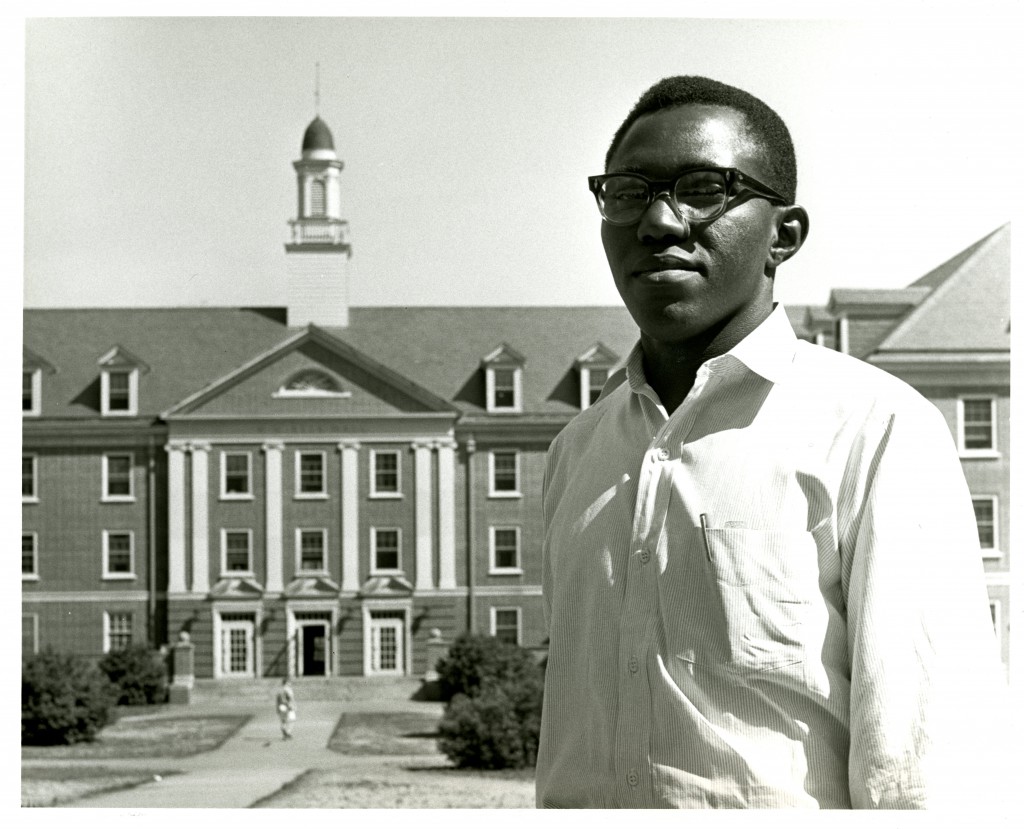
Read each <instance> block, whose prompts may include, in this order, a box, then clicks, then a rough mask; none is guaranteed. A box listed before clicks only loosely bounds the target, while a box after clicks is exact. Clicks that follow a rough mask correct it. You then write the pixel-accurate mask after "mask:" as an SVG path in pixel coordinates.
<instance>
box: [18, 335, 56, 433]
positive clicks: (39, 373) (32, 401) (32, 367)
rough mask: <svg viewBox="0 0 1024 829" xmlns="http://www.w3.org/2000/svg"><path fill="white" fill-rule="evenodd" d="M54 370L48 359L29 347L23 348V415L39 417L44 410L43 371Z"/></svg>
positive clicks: (49, 372) (50, 371)
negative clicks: (33, 351)
mask: <svg viewBox="0 0 1024 829" xmlns="http://www.w3.org/2000/svg"><path fill="white" fill-rule="evenodd" d="M44 371H45V372H46V373H47V374H52V373H53V371H54V368H53V366H51V365H50V364H49V363H48V362H46V360H44V359H43V358H42V357H40V356H39V355H38V354H34V353H32V352H31V351H29V350H28V349H27V348H24V347H23V348H22V357H21V414H22V416H23V417H39V415H41V414H42V412H43V372H44Z"/></svg>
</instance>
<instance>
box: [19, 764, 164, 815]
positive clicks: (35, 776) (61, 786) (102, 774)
mask: <svg viewBox="0 0 1024 829" xmlns="http://www.w3.org/2000/svg"><path fill="white" fill-rule="evenodd" d="M176 773H177V772H174V771H164V772H153V771H139V770H136V771H127V770H126V769H110V768H104V767H102V766H81V765H59V766H57V765H54V766H50V765H47V766H29V767H25V768H22V770H21V805H22V806H23V807H32V806H57V805H60V804H63V803H69V802H71V801H74V800H77V799H78V798H80V797H85V796H86V795H90V794H98V793H99V792H110V791H115V790H117V789H127V788H131V787H132V786H138V785H139V784H140V783H146V782H148V781H150V780H152V779H153V777H154V775H159V776H163V777H166V776H167V775H168V774H176Z"/></svg>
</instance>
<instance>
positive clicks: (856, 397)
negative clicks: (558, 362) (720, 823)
mask: <svg viewBox="0 0 1024 829" xmlns="http://www.w3.org/2000/svg"><path fill="white" fill-rule="evenodd" d="M888 163H889V162H885V161H883V160H880V161H879V168H878V169H875V170H873V171H871V174H873V175H877V176H878V179H879V188H880V189H881V191H884V192H885V193H892V190H893V188H897V189H898V187H899V180H898V175H896V174H895V173H893V172H892V171H891V170H886V169H884V168H885V167H886V166H887V165H888ZM605 169H606V171H607V172H606V174H605V175H603V176H595V177H593V178H592V179H591V180H590V184H591V189H592V191H593V192H594V194H595V196H596V198H597V203H598V207H599V209H600V211H601V215H602V218H603V224H602V228H601V237H602V240H603V242H604V248H605V251H606V253H607V258H608V263H609V265H610V268H611V271H612V275H613V277H614V279H615V284H616V286H617V288H618V290H619V293H620V294H621V296H622V299H623V301H624V303H625V305H626V307H627V308H628V310H629V312H630V314H631V315H632V317H633V319H634V321H635V322H636V324H637V326H638V327H639V329H640V339H639V343H638V344H637V346H636V347H635V348H634V350H633V352H632V353H631V355H630V356H629V358H628V360H627V364H626V371H625V381H624V382H622V383H621V384H620V385H618V386H617V387H615V388H614V389H613V390H609V389H606V391H605V394H604V396H603V397H602V399H600V400H599V401H598V402H597V403H596V404H595V405H594V406H592V407H591V408H589V409H587V410H586V411H585V412H583V413H581V414H580V415H579V417H577V418H576V419H575V420H574V421H573V422H572V423H570V424H569V426H568V427H567V428H566V429H565V430H564V431H563V432H562V433H561V434H560V435H559V436H558V438H557V439H556V440H555V441H554V443H553V444H552V447H551V450H550V452H549V456H548V468H547V473H546V477H545V494H544V515H545V540H544V596H545V607H546V611H547V618H548V622H549V628H550V631H549V632H550V650H549V656H548V663H547V676H546V688H545V698H544V713H543V721H542V729H541V744H540V754H539V758H538V764H537V803H538V805H539V806H564V807H648V806H669V807H672V806H675V807H740V808H774V807H811V808H819V807H820V808H850V807H855V808H871V807H876V808H913V807H922V806H936V805H946V804H970V803H972V800H971V798H975V797H981V796H982V793H983V792H984V789H981V790H980V791H979V789H977V788H972V787H973V786H974V783H975V782H976V781H977V782H978V783H979V784H980V782H982V781H981V780H979V775H978V774H976V770H978V769H979V768H981V769H982V773H985V771H984V770H985V768H986V767H985V766H983V764H982V763H981V757H983V756H984V755H983V754H980V753H978V752H979V751H980V750H981V749H982V748H983V747H984V746H985V745H986V742H985V741H986V740H987V739H989V738H990V736H991V730H990V729H991V725H992V721H994V720H996V718H997V717H998V716H999V714H998V713H997V712H1001V710H1002V709H1000V708H999V705H998V704H997V703H998V701H999V700H1000V699H1001V697H1000V691H999V686H1000V683H1001V682H1002V678H1001V669H1000V667H999V664H998V657H997V655H996V648H995V640H994V635H993V631H992V627H991V622H990V619H989V618H988V609H987V601H986V596H985V591H984V586H983V581H982V570H981V564H980V555H979V551H978V537H977V530H976V526H975V523H974V516H973V512H972V509H971V502H970V497H969V493H968V491H967V488H966V485H965V482H964V478H963V474H962V471H961V469H960V465H959V461H958V458H957V454H956V451H955V448H954V446H953V442H952V439H951V436H950V433H949V429H948V428H947V426H946V423H945V421H944V420H943V418H942V416H941V415H940V414H939V412H938V411H937V410H936V409H935V408H934V407H933V406H932V405H931V404H930V403H928V402H927V401H925V399H924V398H922V397H921V396H920V395H919V394H918V393H917V392H915V391H914V390H913V389H911V388H910V387H909V386H907V385H905V384H903V383H902V382H901V381H899V380H897V379H895V378H894V377H892V376H890V375H888V374H886V373H884V372H882V371H880V370H877V369H875V368H873V367H871V366H869V365H867V364H866V363H862V362H861V361H859V360H856V359H854V358H851V357H848V356H845V355H842V354H840V353H837V352H834V351H831V350H828V349H824V348H820V347H816V346H813V345H810V344H809V343H806V342H802V341H798V340H797V339H796V337H795V336H794V334H793V330H792V328H791V326H790V324H789V322H788V319H787V317H786V314H785V311H784V309H783V308H782V307H781V306H779V305H777V304H773V301H772V288H773V283H774V280H775V275H776V269H777V268H778V266H779V265H781V264H782V263H783V262H785V261H786V260H787V259H789V258H790V257H791V256H793V255H795V254H796V253H797V252H798V251H799V249H800V247H801V245H802V244H803V242H804V240H805V238H806V236H807V231H808V216H807V213H806V211H805V210H804V209H803V208H802V207H799V206H797V205H796V204H795V198H796V161H795V156H794V152H793V146H792V142H791V140H790V136H789V133H788V130H787V129H786V127H785V125H784V124H783V122H782V121H781V119H780V118H779V116H778V115H777V114H776V113H775V112H773V111H772V110H771V109H770V108H769V107H768V106H766V105H765V104H764V103H763V102H762V101H760V100H758V99H757V98H754V97H753V96H751V95H749V94H747V93H745V92H743V91H741V90H738V89H735V88H733V87H730V86H727V85H725V84H721V83H718V82H716V81H712V80H708V79H706V78H699V77H676V78H667V79H665V80H663V81H661V82H659V83H658V84H656V85H655V86H654V87H652V88H651V89H650V90H648V91H647V93H645V94H644V96H643V97H642V98H641V99H640V101H639V102H638V103H637V105H636V106H635V107H634V109H633V111H632V112H631V113H630V115H629V116H628V117H627V118H626V121H625V122H624V123H623V124H622V126H621V128H620V129H619V131H618V133H617V134H616V135H615V138H614V140H613V142H612V144H611V147H610V149H609V151H608V155H607V158H606V167H605ZM869 220H870V216H865V221H866V222H868V221H869ZM876 232H882V229H881V228H871V227H869V226H866V227H860V228H856V229H854V230H851V248H853V247H855V246H856V247H858V252H859V254H861V255H863V253H864V252H865V251H864V249H861V248H860V246H861V245H863V246H865V247H867V249H870V248H869V246H870V240H871V235H872V234H873V233H876ZM987 768H991V767H987ZM990 793H991V794H996V793H997V792H990ZM973 802H977V801H973Z"/></svg>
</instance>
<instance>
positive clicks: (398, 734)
mask: <svg viewBox="0 0 1024 829" xmlns="http://www.w3.org/2000/svg"><path fill="white" fill-rule="evenodd" d="M437 721H438V716H437V714H426V713H418V712H398V713H388V714H384V713H376V712H359V711H354V712H346V713H344V714H342V715H341V717H340V718H339V719H338V724H337V725H336V726H335V728H334V733H333V734H331V739H330V740H329V741H328V743H327V747H328V748H329V749H330V750H331V751H335V752H337V753H339V754H345V755H350V756H376V757H380V756H402V755H407V754H429V755H436V754H438V753H439V752H438V749H437V745H436V740H437Z"/></svg>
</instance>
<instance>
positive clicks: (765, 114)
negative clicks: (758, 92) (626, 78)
mask: <svg viewBox="0 0 1024 829" xmlns="http://www.w3.org/2000/svg"><path fill="white" fill-rule="evenodd" d="M684 104H707V105H710V106H722V107H728V108H729V109H733V110H735V111H736V112H739V113H742V115H743V116H744V118H745V119H746V122H747V129H748V131H749V135H750V137H751V138H752V139H753V140H754V141H755V142H757V144H758V145H759V146H760V148H761V150H762V151H763V152H764V158H765V164H766V166H767V170H768V174H769V180H768V181H766V182H765V184H770V185H771V186H772V187H774V188H775V189H776V190H778V191H779V193H780V194H781V195H783V196H785V197H786V199H787V200H788V201H790V202H793V201H795V200H796V151H795V150H794V149H793V139H792V138H791V137H790V135H789V129H788V128H787V127H786V123H785V121H783V120H782V118H780V117H779V114H778V113H777V112H776V111H775V110H774V109H772V108H771V107H770V106H768V104H766V103H765V102H764V101H762V100H761V99H760V98H755V97H754V96H753V95H751V94H750V93H749V92H744V91H743V90H742V89H738V88H737V87H735V86H729V84H725V83H722V82H721V81H715V80H712V79H711V78H704V77H701V76H700V75H674V76H672V77H669V78H662V79H661V80H660V81H658V82H657V83H656V84H654V86H652V87H651V88H650V89H648V90H647V91H646V92H645V93H644V94H643V95H641V96H640V100H638V101H637V102H636V104H634V105H633V109H631V110H630V112H629V115H627V116H626V120H625V121H623V122H622V125H621V126H620V127H619V129H618V130H617V131H616V133H615V137H614V138H612V143H611V146H610V147H609V148H608V153H607V155H605V159H604V166H605V170H606V171H607V169H608V164H609V162H610V161H611V159H612V156H613V155H614V154H615V151H616V150H617V149H618V147H619V144H620V143H621V142H622V138H623V136H625V134H626V131H627V130H628V129H629V128H630V127H631V126H632V125H633V123H634V122H635V121H636V120H637V119H638V118H640V116H642V115H647V114H649V113H652V112H658V111H659V110H662V109H669V108H671V107H676V106H683V105H684Z"/></svg>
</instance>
